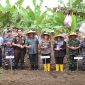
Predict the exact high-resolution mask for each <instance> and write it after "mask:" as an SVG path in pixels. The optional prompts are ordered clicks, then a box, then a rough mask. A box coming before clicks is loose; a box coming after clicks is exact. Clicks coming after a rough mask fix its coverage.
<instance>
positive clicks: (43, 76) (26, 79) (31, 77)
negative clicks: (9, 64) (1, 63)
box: [0, 69, 85, 85]
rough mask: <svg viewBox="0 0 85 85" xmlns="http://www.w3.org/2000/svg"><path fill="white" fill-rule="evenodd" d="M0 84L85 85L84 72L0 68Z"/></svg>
mask: <svg viewBox="0 0 85 85" xmlns="http://www.w3.org/2000/svg"><path fill="white" fill-rule="evenodd" d="M0 85H85V72H84V71H74V72H71V71H64V72H55V71H51V72H43V70H39V71H31V70H28V69H26V70H15V71H13V73H11V71H10V70H8V71H6V70H3V69H0Z"/></svg>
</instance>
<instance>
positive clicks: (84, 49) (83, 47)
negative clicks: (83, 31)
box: [81, 35, 85, 71]
mask: <svg viewBox="0 0 85 85" xmlns="http://www.w3.org/2000/svg"><path fill="white" fill-rule="evenodd" d="M81 56H82V57H83V59H82V70H83V71H85V35H84V36H83V41H82V42H81Z"/></svg>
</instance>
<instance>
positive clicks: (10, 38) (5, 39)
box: [4, 37, 14, 52]
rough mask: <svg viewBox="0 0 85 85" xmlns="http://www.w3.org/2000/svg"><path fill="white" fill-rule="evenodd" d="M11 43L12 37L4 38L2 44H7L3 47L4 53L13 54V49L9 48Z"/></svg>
mask: <svg viewBox="0 0 85 85" xmlns="http://www.w3.org/2000/svg"><path fill="white" fill-rule="evenodd" d="M12 42H13V37H6V38H4V44H5V43H9V44H8V45H4V47H5V52H13V51H14V49H13V47H10V45H11V44H12Z"/></svg>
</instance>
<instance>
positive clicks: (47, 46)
mask: <svg viewBox="0 0 85 85" xmlns="http://www.w3.org/2000/svg"><path fill="white" fill-rule="evenodd" d="M40 45H41V55H42V56H49V58H44V59H43V64H44V71H50V61H51V42H50V35H49V34H48V33H44V34H43V35H42V41H41V44H40Z"/></svg>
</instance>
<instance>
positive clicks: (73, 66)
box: [68, 55, 77, 70]
mask: <svg viewBox="0 0 85 85" xmlns="http://www.w3.org/2000/svg"><path fill="white" fill-rule="evenodd" d="M76 56H77V55H69V62H68V64H69V70H76V69H77V60H75V59H74V57H76Z"/></svg>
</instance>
